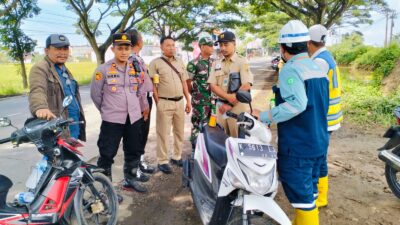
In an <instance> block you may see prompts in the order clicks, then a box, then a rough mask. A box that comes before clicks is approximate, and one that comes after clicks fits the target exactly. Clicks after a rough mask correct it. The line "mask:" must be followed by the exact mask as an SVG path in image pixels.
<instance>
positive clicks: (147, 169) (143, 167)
mask: <svg viewBox="0 0 400 225" xmlns="http://www.w3.org/2000/svg"><path fill="white" fill-rule="evenodd" d="M139 168H140V170H141V171H142V172H144V173H149V174H152V173H154V171H155V170H156V169H155V168H154V167H152V166H150V165H148V164H147V163H146V162H145V161H140V163H139Z"/></svg>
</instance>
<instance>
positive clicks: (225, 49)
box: [219, 41, 236, 57]
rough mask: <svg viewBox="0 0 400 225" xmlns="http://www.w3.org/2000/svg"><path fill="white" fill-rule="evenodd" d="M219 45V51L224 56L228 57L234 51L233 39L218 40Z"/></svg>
mask: <svg viewBox="0 0 400 225" xmlns="http://www.w3.org/2000/svg"><path fill="white" fill-rule="evenodd" d="M219 47H220V49H221V53H222V55H223V56H224V57H229V56H231V55H233V53H234V52H235V47H236V44H235V42H233V41H230V42H220V43H219Z"/></svg>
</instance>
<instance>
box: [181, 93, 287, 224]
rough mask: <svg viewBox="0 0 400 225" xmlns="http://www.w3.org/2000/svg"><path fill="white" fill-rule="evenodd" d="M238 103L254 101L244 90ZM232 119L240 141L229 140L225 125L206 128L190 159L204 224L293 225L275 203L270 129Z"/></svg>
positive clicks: (246, 118) (188, 176) (189, 179)
mask: <svg viewBox="0 0 400 225" xmlns="http://www.w3.org/2000/svg"><path fill="white" fill-rule="evenodd" d="M237 99H238V100H239V101H240V102H243V103H250V102H251V95H250V93H249V92H246V91H239V92H238V94H237ZM250 107H251V105H250ZM227 115H228V116H230V117H232V118H236V119H237V124H238V127H239V138H232V137H228V136H227V135H226V134H225V132H224V130H223V129H222V128H221V127H220V126H216V127H209V126H208V125H204V127H203V129H202V132H201V133H200V134H199V136H198V139H197V143H196V149H195V151H194V153H192V155H191V156H189V157H188V158H187V159H186V160H185V161H184V166H183V184H184V186H187V187H189V189H190V191H191V193H192V198H193V201H194V203H195V206H196V208H197V210H198V212H199V214H200V218H201V220H202V222H203V224H204V225H255V224H263V225H265V224H284V225H291V222H290V220H289V218H288V217H287V216H286V214H285V213H284V212H283V210H282V209H281V208H280V207H279V205H278V204H277V203H276V202H275V201H274V197H275V195H276V193H277V190H278V179H277V178H278V177H277V176H278V175H277V172H276V159H277V153H276V150H275V149H274V147H273V146H271V145H270V141H271V132H270V130H269V129H268V127H267V126H266V125H265V124H263V123H261V122H260V121H258V120H257V119H255V118H254V117H253V116H251V115H250V114H248V113H241V114H240V115H236V114H234V113H231V112H227Z"/></svg>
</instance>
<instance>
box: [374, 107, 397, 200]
mask: <svg viewBox="0 0 400 225" xmlns="http://www.w3.org/2000/svg"><path fill="white" fill-rule="evenodd" d="M394 115H395V117H396V120H397V125H394V126H392V127H390V128H389V129H388V130H387V131H386V133H385V134H384V135H383V137H385V138H389V140H388V142H387V143H386V144H385V145H384V146H383V147H381V148H379V149H378V151H379V155H378V157H379V159H380V160H382V161H383V162H385V177H386V181H387V183H388V185H389V188H390V189H391V190H392V192H393V194H394V195H395V196H396V197H397V198H400V106H398V107H397V108H396V109H395V110H394Z"/></svg>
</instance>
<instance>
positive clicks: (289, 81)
mask: <svg viewBox="0 0 400 225" xmlns="http://www.w3.org/2000/svg"><path fill="white" fill-rule="evenodd" d="M286 82H287V84H288V85H292V84H293V83H294V79H293V77H289V78H288V79H287V81H286Z"/></svg>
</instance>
